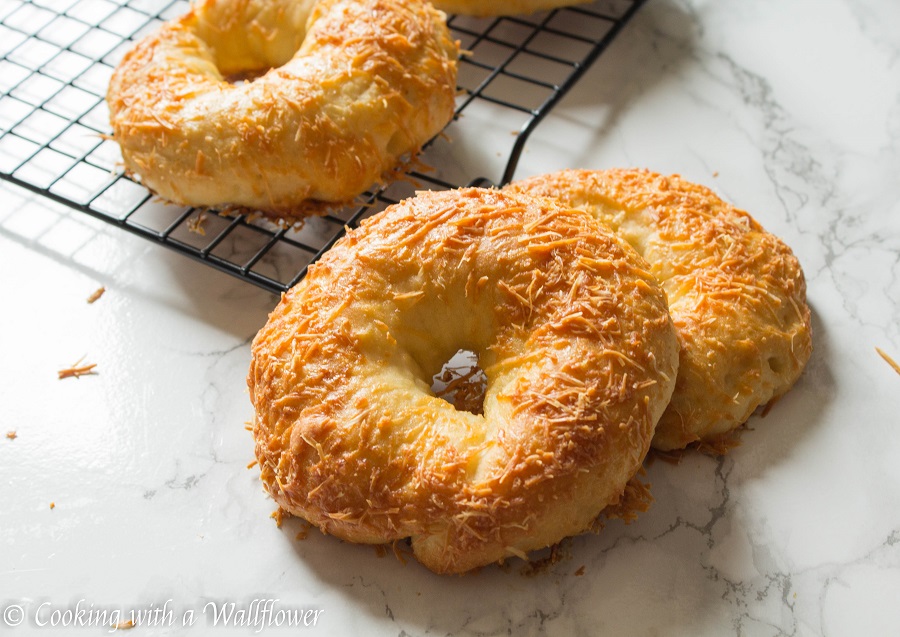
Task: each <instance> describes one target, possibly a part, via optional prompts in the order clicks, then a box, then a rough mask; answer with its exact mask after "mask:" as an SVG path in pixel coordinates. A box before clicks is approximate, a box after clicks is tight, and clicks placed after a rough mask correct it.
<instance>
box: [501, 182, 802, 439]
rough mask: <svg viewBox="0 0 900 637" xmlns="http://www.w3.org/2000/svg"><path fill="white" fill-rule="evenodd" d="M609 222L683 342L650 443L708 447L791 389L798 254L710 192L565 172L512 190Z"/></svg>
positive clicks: (798, 355) (796, 356)
mask: <svg viewBox="0 0 900 637" xmlns="http://www.w3.org/2000/svg"><path fill="white" fill-rule="evenodd" d="M507 188H508V190H510V191H511V192H517V193H528V194H532V195H541V196H549V197H555V198H557V199H558V200H559V201H560V202H562V203H563V205H567V206H574V207H577V208H582V209H585V210H587V211H589V212H590V213H591V214H593V215H594V216H595V217H597V218H598V219H600V220H601V221H603V222H605V223H607V224H609V225H610V226H611V227H612V228H613V229H614V230H616V231H617V232H618V233H619V235H620V236H622V238H624V239H625V240H626V241H628V243H630V244H631V245H632V246H633V247H634V248H636V249H637V251H638V252H639V253H640V254H641V255H642V256H643V257H644V258H645V259H647V261H648V262H649V263H650V268H651V272H652V273H653V274H654V275H655V276H656V278H657V279H658V280H659V281H660V283H661V284H662V286H663V288H664V289H665V291H666V293H667V295H668V299H669V306H670V312H671V314H672V320H673V321H674V323H675V326H676V328H677V329H678V333H679V336H680V338H681V342H682V352H681V362H680V366H679V372H678V382H677V383H676V387H675V393H674V395H673V396H672V402H671V404H670V405H669V407H668V409H666V412H665V413H664V414H663V416H662V418H661V419H660V421H659V424H658V425H657V428H656V434H655V436H654V439H653V446H654V447H655V448H657V449H661V450H672V449H680V448H683V447H685V446H687V445H689V444H690V443H692V442H696V441H702V442H706V443H711V444H715V443H718V442H723V441H724V440H725V438H724V437H725V436H727V434H729V432H731V431H732V430H734V429H735V428H737V427H738V426H740V425H741V424H742V423H744V422H745V421H746V420H747V419H748V418H749V417H750V415H751V414H752V413H753V411H754V410H755V409H756V408H757V407H758V406H760V405H765V404H768V403H769V402H770V401H773V400H774V399H776V398H778V397H779V396H781V395H782V394H784V393H785V392H786V391H787V390H788V389H790V388H791V386H792V385H793V384H794V383H795V382H796V381H797V379H798V378H799V376H800V373H801V372H802V371H803V368H804V366H805V365H806V362H807V361H808V360H809V356H810V353H811V351H812V340H811V333H810V312H809V307H808V306H807V303H806V283H805V280H804V277H803V271H802V270H801V268H800V264H799V262H798V261H797V259H796V257H795V256H794V255H793V253H792V252H791V250H790V248H788V247H787V246H786V245H785V244H784V243H782V242H781V241H780V240H779V239H778V238H776V237H775V236H773V235H771V234H769V233H767V232H766V231H765V230H763V228H762V227H761V226H760V225H759V224H758V223H757V222H756V221H755V220H754V219H753V218H752V217H751V216H750V215H748V214H747V213H746V212H744V211H742V210H738V209H736V208H734V207H733V206H731V205H729V204H727V203H725V202H724V201H722V200H721V199H719V197H717V196H716V195H715V194H713V193H712V192H711V191H710V190H708V189H706V188H704V187H702V186H698V185H695V184H692V183H689V182H687V181H684V180H682V179H680V178H679V177H677V176H672V177H665V176H662V175H658V174H654V173H651V172H647V171H642V170H609V171H586V170H566V171H562V172H559V173H555V174H551V175H544V176H539V177H534V178H531V179H525V180H522V181H518V182H515V183H513V184H510V185H509V186H508V187H507Z"/></svg>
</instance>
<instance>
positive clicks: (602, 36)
mask: <svg viewBox="0 0 900 637" xmlns="http://www.w3.org/2000/svg"><path fill="white" fill-rule="evenodd" d="M643 3H644V0H601V1H597V2H594V3H592V4H583V5H577V6H574V7H569V8H566V9H558V10H555V11H550V12H544V13H538V14H534V15H528V16H517V17H503V18H471V17H465V16H450V18H449V25H450V28H451V30H452V32H453V34H454V36H455V37H456V38H457V39H459V41H460V43H461V46H462V49H463V51H464V55H463V57H462V58H461V60H460V68H459V80H458V83H459V97H458V99H457V106H456V113H455V117H454V119H453V121H452V122H451V123H450V124H449V125H448V127H447V128H446V129H445V131H444V133H443V134H442V135H440V136H439V137H438V138H436V139H435V140H433V141H432V143H430V144H429V145H428V146H427V147H426V149H425V150H424V152H423V154H422V156H421V159H422V162H421V164H422V165H424V166H430V169H428V170H424V169H423V170H412V171H410V172H409V173H407V174H406V175H405V176H404V177H403V178H402V179H399V180H397V181H396V182H394V183H392V184H390V185H386V186H383V187H378V188H374V189H373V190H371V191H369V192H366V193H364V194H363V195H361V196H360V198H359V203H358V205H354V206H351V207H348V208H346V209H342V210H339V211H334V212H331V213H330V214H327V215H324V216H321V217H313V218H310V219H308V220H306V221H305V222H303V223H302V224H297V225H294V226H291V227H285V226H283V225H279V224H277V223H272V222H270V221H267V220H266V219H265V218H262V217H260V216H259V215H253V214H243V215H226V214H217V213H213V212H209V211H203V210H198V209H194V208H188V207H181V206H175V205H171V204H167V203H164V202H161V201H159V200H158V199H157V198H156V197H154V196H153V195H151V194H150V193H149V192H148V191H147V190H146V189H145V188H144V187H143V186H141V185H140V184H139V183H136V182H135V181H133V180H132V179H131V178H129V177H128V176H127V175H125V174H124V172H123V168H122V162H121V155H120V154H119V149H118V146H117V145H116V143H115V142H114V141H111V140H110V139H109V138H108V135H109V133H110V132H111V130H110V127H109V113H108V110H107V107H106V102H105V94H106V88H107V85H108V82H109V78H110V75H111V74H112V71H113V69H114V68H115V66H116V64H117V63H118V61H119V60H120V59H121V57H122V56H123V55H124V54H125V52H126V51H127V50H128V49H129V48H130V47H131V46H132V45H133V43H134V41H135V40H137V39H139V38H141V37H142V36H144V35H146V34H148V33H150V32H151V31H153V30H155V29H156V28H157V27H158V26H159V25H160V24H161V23H162V22H163V21H165V20H168V19H171V18H174V17H176V16H178V15H181V14H182V13H184V12H186V11H187V10H188V8H189V5H188V3H187V2H186V1H185V0H174V1H173V0H0V54H2V60H0V177H2V178H3V179H4V180H6V181H9V182H12V183H14V184H17V185H18V186H21V187H23V188H26V189H28V190H30V191H32V192H36V193H38V194H40V195H42V196H44V197H47V198H48V199H50V200H53V201H56V202H59V203H63V204H65V205H67V206H69V207H70V208H73V209H75V210H78V211H80V212H83V213H86V214H88V215H90V216H92V217H96V218H99V219H101V220H103V221H105V222H108V223H110V224H113V225H115V226H117V227H119V228H121V229H123V230H126V231H128V232H131V233H133V234H136V235H139V236H141V237H143V238H145V239H148V240H150V241H152V242H155V243H158V244H160V245H163V246H165V247H168V248H171V249H173V250H175V251H177V252H179V253H181V254H183V255H185V256H188V257H190V258H193V259H196V260H199V261H201V262H203V263H205V264H207V265H209V266H211V267H214V268H216V269H218V270H221V271H223V272H226V273H228V274H231V275H234V276H237V277H239V278H241V279H244V280H246V281H249V282H251V283H254V284H256V285H258V286H261V287H263V288H265V289H268V290H270V291H272V292H275V293H280V292H283V291H285V290H287V289H289V288H290V287H291V286H293V285H294V284H296V283H297V282H298V281H299V280H300V279H301V278H302V277H303V275H304V274H305V273H306V269H307V267H308V266H309V264H310V263H313V262H314V261H315V260H316V259H317V258H318V257H319V256H320V255H321V254H322V253H323V252H324V251H326V250H327V249H328V248H329V247H331V245H332V244H333V243H334V242H335V241H337V240H338V239H339V238H340V237H341V236H342V235H343V233H344V232H345V231H346V228H347V227H354V226H355V225H356V224H358V223H359V222H360V221H361V220H362V219H363V218H365V217H367V216H369V215H371V214H374V213H375V212H377V211H379V210H382V209H383V208H385V207H387V206H388V205H390V204H392V203H395V202H397V201H400V200H401V199H403V198H404V197H406V196H409V195H411V194H413V192H414V191H416V190H423V189H448V188H455V187H457V186H461V185H467V184H474V183H482V184H488V183H490V184H496V185H500V184H504V183H506V182H508V181H509V180H510V179H512V176H513V174H514V172H515V169H516V166H517V164H518V162H519V159H520V157H521V154H522V152H523V150H524V148H525V144H526V142H527V140H528V137H529V135H530V134H531V132H532V131H533V130H534V129H535V128H536V127H537V125H538V124H540V122H541V120H543V119H544V117H545V116H546V115H547V114H548V113H549V112H550V111H551V109H552V108H553V107H554V105H556V103H557V102H558V101H559V100H560V99H561V98H562V97H563V96H564V95H565V94H566V93H567V92H568V91H569V89H570V88H571V87H572V86H573V85H574V84H575V83H576V82H577V81H578V80H579V79H580V78H581V76H582V75H583V73H584V72H585V71H586V70H587V68H588V67H589V66H590V65H591V64H592V63H593V62H594V61H595V60H596V59H597V58H598V57H599V56H600V55H601V53H602V52H603V51H604V50H605V49H606V47H607V46H608V45H609V44H610V42H611V41H612V40H613V39H614V38H615V37H616V35H617V34H618V33H619V31H620V30H621V29H622V27H623V26H624V25H625V24H626V23H627V22H628V21H629V20H630V19H631V17H632V16H633V15H634V13H635V12H636V11H637V10H638V9H639V8H640V6H641V5H642V4H643Z"/></svg>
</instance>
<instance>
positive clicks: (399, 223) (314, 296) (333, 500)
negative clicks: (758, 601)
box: [248, 188, 678, 573]
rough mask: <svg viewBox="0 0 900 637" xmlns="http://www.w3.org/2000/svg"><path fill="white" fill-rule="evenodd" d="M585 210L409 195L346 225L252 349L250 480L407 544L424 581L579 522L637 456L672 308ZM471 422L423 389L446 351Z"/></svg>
mask: <svg viewBox="0 0 900 637" xmlns="http://www.w3.org/2000/svg"><path fill="white" fill-rule="evenodd" d="M646 268H647V265H646V263H644V261H643V260H642V259H641V258H640V257H639V256H638V255H637V254H636V253H635V252H634V251H633V250H632V249H631V248H629V247H628V246H627V245H626V244H625V243H624V242H622V241H621V240H619V239H618V238H616V237H615V235H614V234H613V233H612V232H610V231H608V230H607V229H605V228H604V227H602V226H601V225H600V224H598V223H597V222H596V221H595V220H594V219H593V218H592V217H591V216H590V215H588V214H586V213H584V212H583V211H579V210H570V209H565V208H562V207H559V206H557V205H556V204H555V203H553V202H550V201H547V200H543V199H539V198H532V197H526V196H522V195H512V194H506V193H502V192H500V191H497V190H487V189H475V188H472V189H462V190H457V191H446V192H430V193H419V194H418V195H417V196H416V197H415V198H412V199H408V200H406V201H404V202H401V203H400V204H397V205H394V206H391V207H389V208H388V209H387V210H386V211H384V212H382V213H380V214H378V215H376V216H375V217H373V218H371V219H369V220H368V221H366V222H365V223H364V224H363V225H362V227H361V228H359V229H358V230H354V231H352V232H350V233H349V234H348V235H347V236H346V237H344V238H343V239H342V240H341V241H339V242H338V243H337V244H336V245H335V246H334V248H332V249H331V250H330V251H329V252H328V253H326V254H325V255H324V256H323V258H322V259H321V260H320V261H319V262H318V263H316V264H315V265H313V266H312V267H311V268H310V271H309V274H308V275H307V276H306V278H305V279H304V280H303V281H302V282H301V283H300V284H298V285H297V286H296V287H295V288H293V289H292V290H291V291H290V292H288V293H287V294H285V295H284V296H283V297H282V300H281V302H280V303H279V305H278V306H277V307H276V308H275V310H274V311H273V312H272V314H271V316H270V317H269V321H268V323H267V324H266V326H265V327H264V328H263V329H262V330H261V331H260V332H259V334H258V335H257V336H256V338H255V340H254V342H253V347H252V363H251V367H250V372H249V377H248V385H249V389H250V397H251V400H252V402H253V405H254V407H255V412H256V418H255V423H254V436H255V439H256V455H257V458H258V460H259V464H260V467H261V471H262V480H263V483H264V485H265V487H266V489H267V490H268V491H269V493H270V494H271V495H272V497H273V498H274V499H275V501H276V502H277V503H278V504H279V505H280V506H281V507H283V508H284V509H286V510H287V511H289V512H290V513H292V514H295V515H297V516H301V517H303V518H305V519H306V520H308V521H309V522H311V523H312V524H314V525H316V526H318V527H319V528H321V529H322V530H323V531H325V532H327V533H330V534H334V535H336V536H338V537H340V538H343V539H346V540H350V541H354V542H366V543H383V542H392V541H396V540H399V539H402V538H408V537H411V538H412V546H413V550H414V552H415V554H416V556H417V557H418V559H419V560H420V561H422V562H423V563H424V564H425V565H426V566H427V567H428V568H430V569H432V570H434V571H436V572H441V573H444V572H463V571H467V570H469V569H472V568H476V567H479V566H482V565H485V564H489V563H492V562H495V561H498V560H502V559H504V558H507V557H510V556H519V557H524V556H525V554H526V553H527V552H528V551H530V550H533V549H537V548H540V547H545V546H549V545H552V544H554V543H556V542H558V541H559V540H561V539H563V538H564V537H567V536H570V535H574V534H578V533H581V532H583V531H585V530H586V529H588V528H589V527H590V526H591V524H592V522H593V521H594V520H595V518H596V517H597V515H598V514H599V513H600V511H601V510H602V509H603V508H604V507H606V506H607V505H608V504H610V503H614V502H616V501H617V500H618V499H619V497H620V496H621V495H622V493H623V491H624V490H625V486H626V483H627V482H628V480H629V479H630V478H631V477H632V476H633V475H634V473H635V472H636V471H637V470H638V469H639V467H640V465H641V462H642V461H643V459H644V456H645V454H646V453H647V451H648V450H649V445H650V439H651V437H652V435H653V428H654V425H655V423H656V421H657V418H658V417H659V415H660V414H661V413H662V411H663V409H664V408H665V405H666V403H667V402H668V400H669V397H670V394H671V392H672V388H673V386H674V379H675V375H676V373H677V360H678V343H677V337H676V334H675V331H674V328H673V326H672V324H671V320H670V318H669V315H668V312H667V308H666V302H665V295H664V293H663V292H662V290H661V289H660V288H659V286H658V285H657V283H656V282H655V280H654V279H653V277H652V276H651V275H650V274H649V272H647V271H646ZM460 349H465V350H469V351H472V352H474V353H475V354H477V356H478V361H479V364H480V366H481V368H482V369H483V370H484V372H485V375H486V376H487V389H486V397H485V401H484V415H475V414H472V413H469V412H465V411H457V410H456V409H454V407H453V406H452V405H450V404H449V403H448V402H446V401H444V400H441V399H440V398H437V397H436V396H435V395H434V394H433V393H432V391H431V379H432V377H433V375H434V374H436V373H437V372H439V371H440V370H441V367H442V365H443V364H444V363H445V362H446V361H447V360H448V359H449V358H450V357H451V356H452V355H453V354H455V353H456V352H457V351H458V350H460Z"/></svg>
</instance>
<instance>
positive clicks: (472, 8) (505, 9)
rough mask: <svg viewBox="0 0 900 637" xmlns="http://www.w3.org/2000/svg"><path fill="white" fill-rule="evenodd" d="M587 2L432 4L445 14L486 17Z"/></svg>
mask: <svg viewBox="0 0 900 637" xmlns="http://www.w3.org/2000/svg"><path fill="white" fill-rule="evenodd" d="M587 2H590V0H435V1H434V2H433V4H434V6H435V7H437V8H438V9H440V10H441V11H446V12H447V13H461V14H463V15H474V16H482V17H486V16H497V15H519V14H526V13H535V12H537V11H548V10H550V9H556V8H559V7H567V6H571V5H574V4H585V3H587Z"/></svg>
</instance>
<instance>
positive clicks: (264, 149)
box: [107, 0, 458, 216]
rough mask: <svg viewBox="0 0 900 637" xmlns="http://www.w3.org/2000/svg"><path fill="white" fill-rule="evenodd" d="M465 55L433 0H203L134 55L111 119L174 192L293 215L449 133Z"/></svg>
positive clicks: (143, 172)
mask: <svg viewBox="0 0 900 637" xmlns="http://www.w3.org/2000/svg"><path fill="white" fill-rule="evenodd" d="M457 54H458V46H457V44H456V43H455V42H453V41H452V40H451V39H450V36H449V32H448V30H447V26H446V23H445V19H444V14H443V13H441V12H439V11H436V10H434V9H432V8H431V6H430V5H428V4H426V3H423V2H421V1H420V0H319V1H316V0H202V1H201V2H199V3H197V4H195V5H193V9H192V10H191V11H190V12H188V13H187V14H186V15H184V16H182V17H181V18H179V19H177V20H174V21H172V22H168V23H166V24H164V25H163V26H162V27H161V28H160V30H159V31H158V32H157V33H155V34H153V35H150V36H149V37H147V38H146V39H144V40H142V41H140V42H139V43H138V44H137V46H136V47H135V48H134V49H133V50H131V51H130V52H129V53H128V54H127V55H126V56H125V57H124V59H123V60H122V62H121V63H120V65H119V66H118V68H117V69H116V71H115V72H114V73H113V76H112V79H111V81H110V85H109V91H108V94H107V101H108V103H109V109H110V121H111V124H112V129H113V134H114V137H115V139H116V141H118V142H119V145H120V146H121V149H122V157H123V159H124V161H125V166H126V168H127V170H128V171H129V172H131V173H134V174H137V175H139V176H140V179H141V181H142V182H143V183H144V184H145V185H146V186H147V187H148V188H150V189H151V190H152V191H154V192H155V193H157V194H159V195H160V196H162V197H163V198H165V199H168V200H170V201H173V202H176V203H179V204H186V205H192V206H204V207H248V208H254V209H258V210H263V211H265V212H268V213H271V214H274V215H286V216H290V215H295V214H299V213H303V212H305V211H306V210H307V209H308V208H309V207H310V205H309V202H310V200H319V201H326V202H346V201H348V200H352V199H353V198H354V197H355V196H357V195H358V194H359V193H361V192H363V191H364V190H365V189H366V188H368V187H370V186H371V185H372V184H373V183H375V182H377V181H378V180H379V179H381V178H382V176H383V175H385V174H386V173H388V172H389V171H390V170H392V169H394V168H395V167H397V166H398V164H399V163H400V162H402V161H403V159H404V158H405V157H406V156H407V155H408V154H410V153H414V152H416V151H417V150H418V149H419V148H420V146H421V145H422V144H423V143H424V142H426V141H427V140H428V139H430V138H431V137H432V136H434V135H435V134H437V133H438V132H439V131H440V130H441V128H442V127H443V126H444V125H445V124H446V123H447V122H448V121H449V120H450V118H451V117H452V115H453V109H454V100H455V91H456V58H457ZM260 72H262V73H264V74H263V75H262V76H261V77H257V78H256V79H255V80H253V81H247V82H244V83H231V82H229V81H228V78H233V77H236V76H240V75H252V74H254V73H260Z"/></svg>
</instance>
